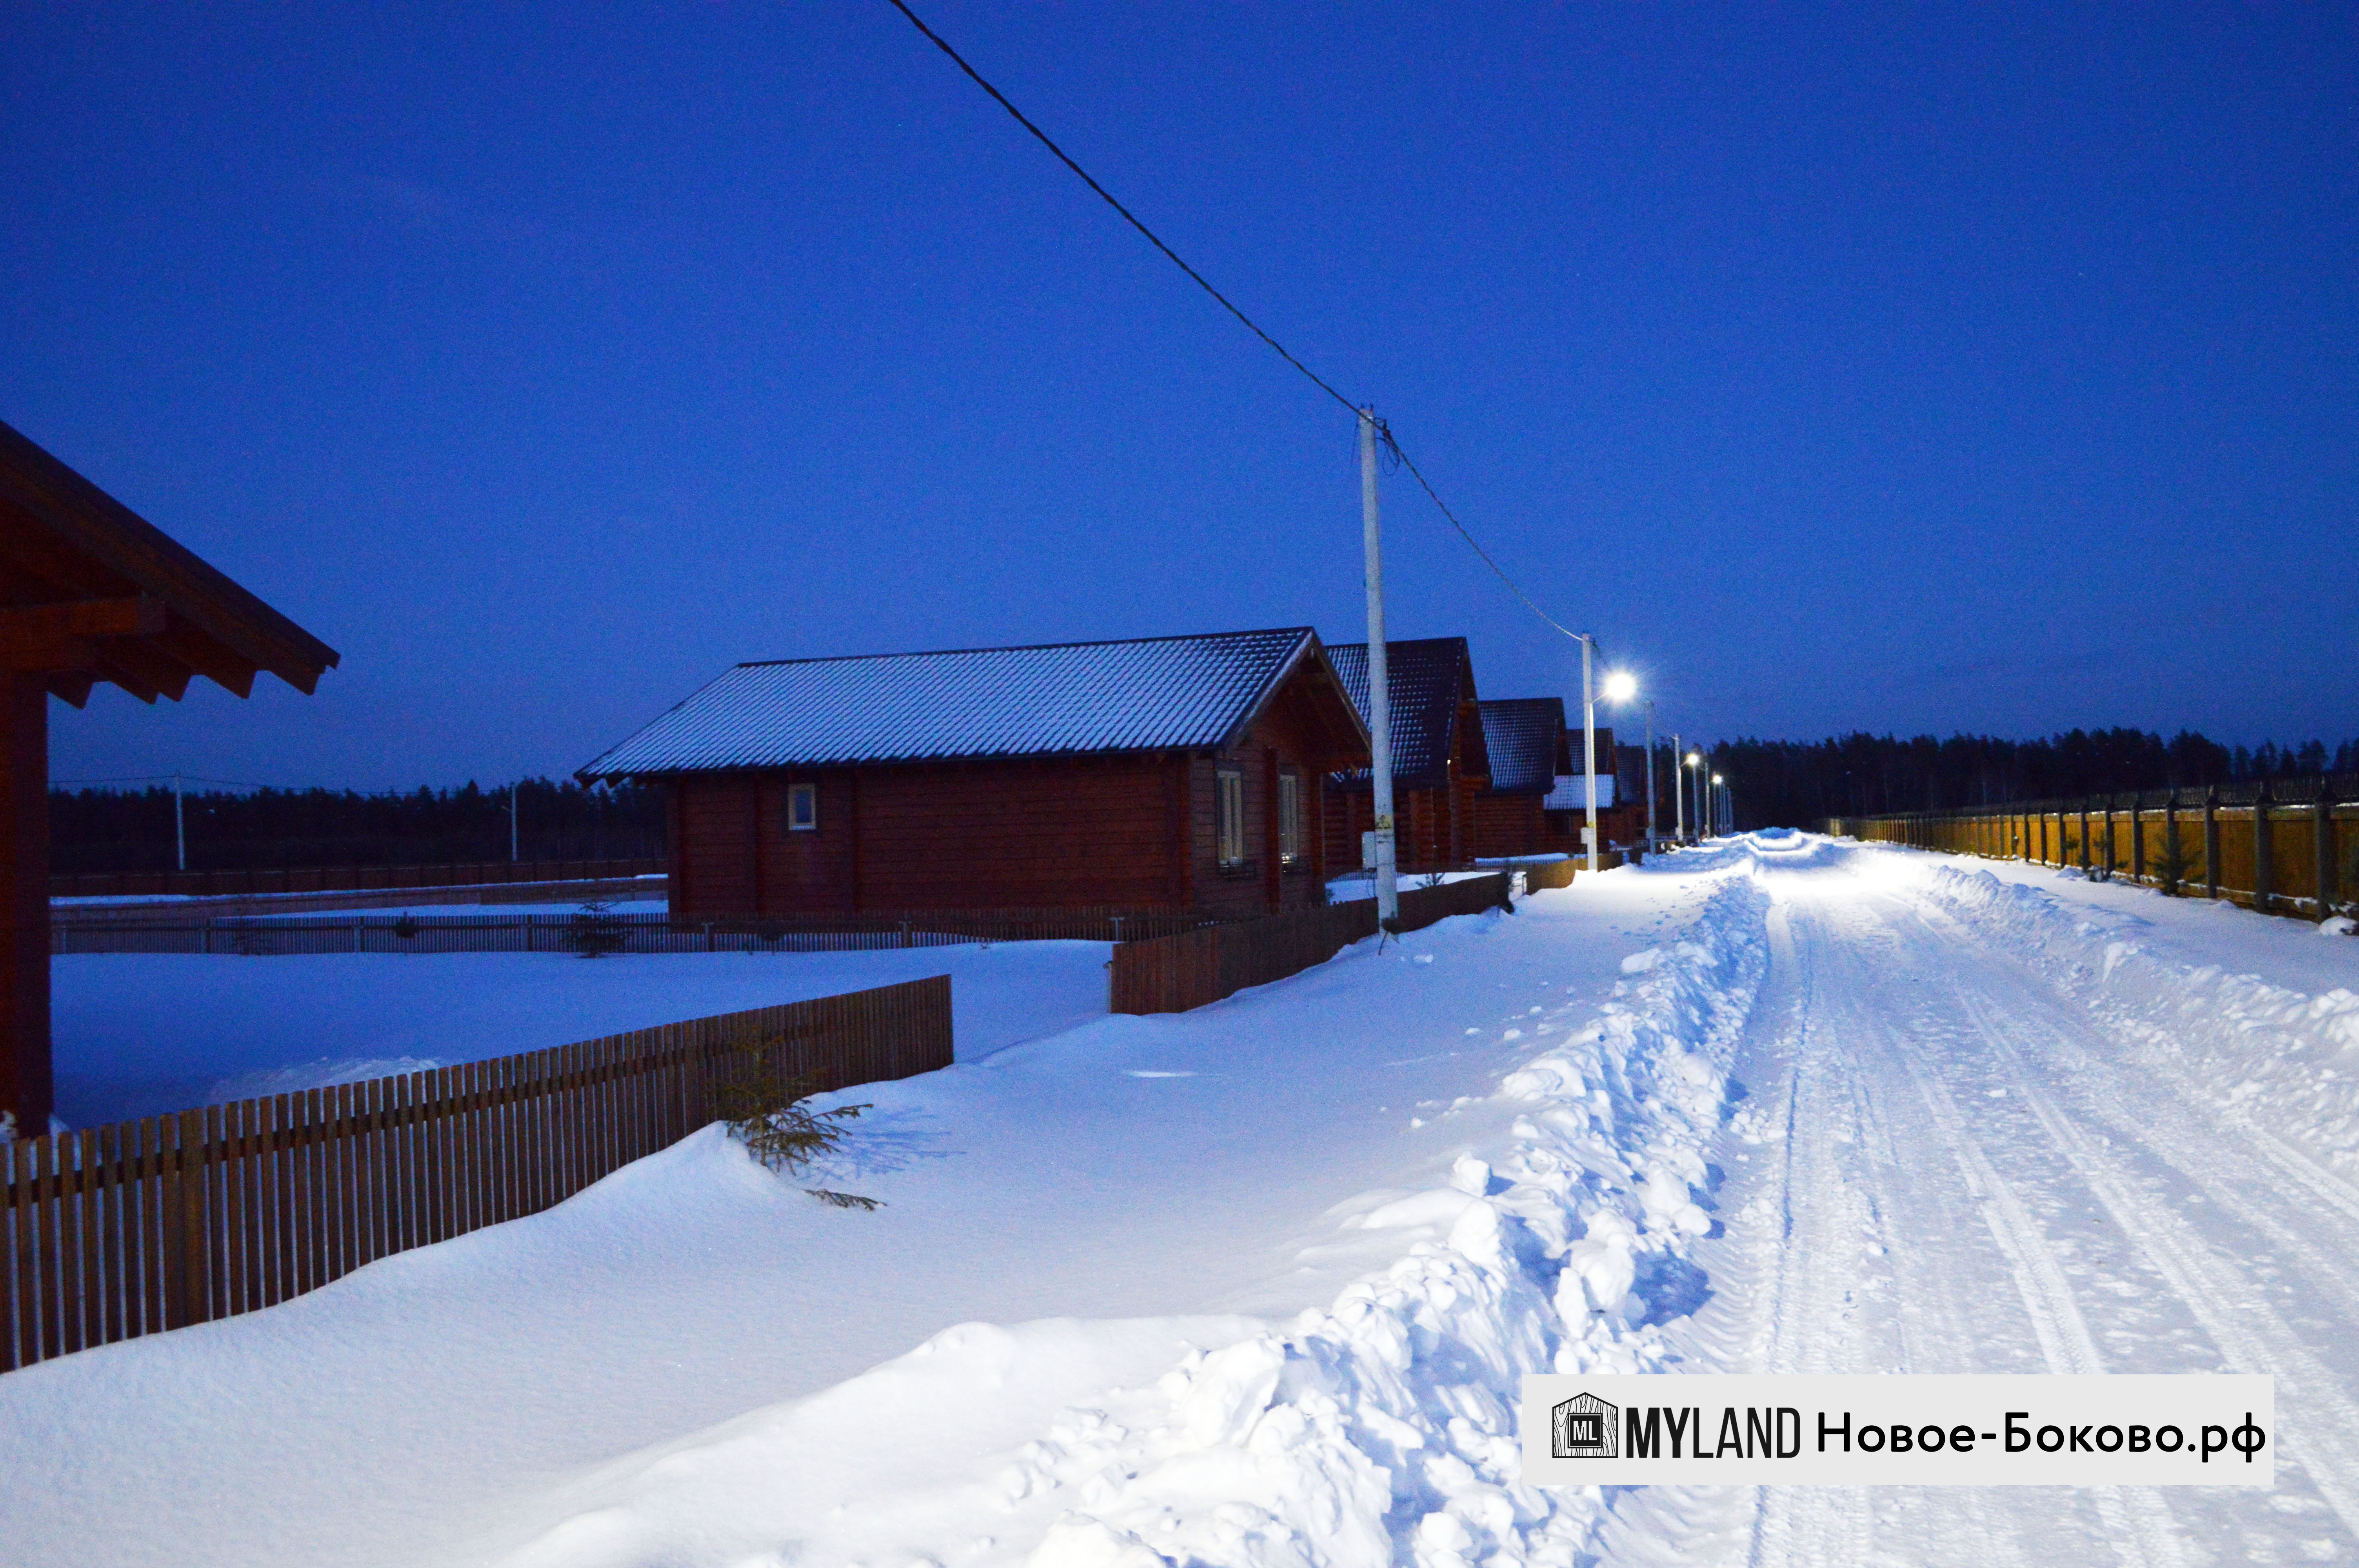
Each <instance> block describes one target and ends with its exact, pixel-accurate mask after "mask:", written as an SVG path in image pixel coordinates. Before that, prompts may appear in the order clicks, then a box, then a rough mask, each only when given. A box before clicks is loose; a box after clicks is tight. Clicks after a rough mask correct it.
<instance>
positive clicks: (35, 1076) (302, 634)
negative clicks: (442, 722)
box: [0, 425, 336, 1134]
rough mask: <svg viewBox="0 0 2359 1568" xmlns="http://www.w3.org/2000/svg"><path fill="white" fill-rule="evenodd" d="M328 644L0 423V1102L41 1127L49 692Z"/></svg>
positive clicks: (292, 672)
mask: <svg viewBox="0 0 2359 1568" xmlns="http://www.w3.org/2000/svg"><path fill="white" fill-rule="evenodd" d="M335 663H336V651H335V650H334V649H333V648H331V647H329V646H328V645H327V644H326V643H322V642H321V641H320V640H319V639H318V638H316V637H313V636H312V635H311V634H310V633H308V632H306V631H304V630H303V629H302V628H301V627H299V626H298V625H296V624H295V623H294V622H291V621H289V620H288V619H287V618H286V617H285V616H283V615H281V614H279V613H278V612H277V611H275V610H273V609H271V608H270V607H269V606H268V605H266V604H265V603H263V602H262V600H258V599H256V598H255V597H254V595H252V594H251V593H248V592H247V591H246V590H245V589H242V588H240V587H239V586H238V585H237V584H235V583H234V582H232V581H231V580H230V579H228V578H226V577H224V576H223V575H222V574H221V573H220V572H218V571H216V570H214V569H213V568H212V567H210V566H207V565H206V564H205V563H204V562H203V561H201V560H200V559H198V558H197V557H195V556H194V555H192V554H190V552H189V551H188V550H186V549H184V548H183V547H181V546H179V544H177V543H175V542H174V541H173V540H171V539H169V538H168V537H166V536H165V535H163V534H162V533H161V532H159V531H158V529H157V528H156V527H155V526H154V525H153V524H149V523H147V522H146V521H145V520H143V519H141V518H140V517H138V516H137V515H136V514H133V512H132V511H131V510H130V508H128V507H126V506H125V505H124V504H123V503H121V502H119V501H116V500H115V499H114V497H113V496H111V495H108V494H107V493H106V492H103V491H102V490H100V489H99V488H98V487H97V486H96V485H94V484H92V483H91V482H90V481H88V480H86V479H84V478H83V477H82V475H80V474H78V473H76V472H75V471H74V470H71V469H70V468H68V467H67V466H66V465H65V464H63V463H61V462H60V461H59V460H57V459H56V458H54V457H52V456H50V455H49V453H48V452H46V451H43V450H42V449H40V448H39V447H38V446H36V445H34V444H33V443H32V442H31V441H30V440H28V439H27V438H25V437H24V436H22V435H20V434H19V433H17V432H16V430H14V429H12V428H10V427H8V426H6V425H0V1111H5V1112H6V1113H7V1114H8V1116H10V1117H11V1118H13V1119H14V1125H15V1127H16V1130H18V1131H20V1132H24V1133H27V1134H38V1133H45V1132H47V1131H48V1130H49V1116H50V1114H51V1110H52V1099H53V1093H54V1090H53V1077H52V1074H51V1069H50V1061H49V698H50V697H57V698H59V699H60V700H61V701H63V702H66V703H69V704H71V705H72V706H73V707H75V708H80V707H81V706H82V704H84V703H85V702H87V701H89V700H90V694H91V690H92V687H96V686H98V685H100V684H102V683H103V684H107V685H112V686H116V687H121V688H123V689H124V690H125V691H127V692H129V693H130V694H131V695H132V696H134V697H137V698H139V699H140V700H141V701H143V702H154V701H155V700H156V699H157V698H158V697H171V698H172V699H174V700H175V701H178V700H179V697H180V696H181V695H182V694H183V693H184V692H186V691H187V690H188V688H189V682H190V681H191V680H192V679H194V678H195V677H197V676H205V677H206V678H207V679H209V680H212V681H214V682H216V683H218V684H219V685H221V686H223V687H227V688H228V689H229V690H231V691H234V692H235V693H236V694H237V695H238V696H240V697H245V696H247V695H249V694H251V693H252V691H253V690H254V680H255V676H256V675H257V674H259V673H261V672H263V671H265V670H267V671H268V672H270V673H271V674H272V675H275V676H277V677H278V678H279V679H281V680H283V681H285V682H286V683H287V684H288V685H289V686H291V687H295V688H296V689H297V690H299V691H303V692H309V691H310V690H312V689H313V688H314V687H317V686H318V685H319V680H320V676H321V675H322V674H324V673H325V672H326V671H327V670H328V669H329V668H330V667H331V666H332V665H334V664H335Z"/></svg>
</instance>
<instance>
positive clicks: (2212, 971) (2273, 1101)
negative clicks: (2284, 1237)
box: [1931, 866, 2359, 1176]
mask: <svg viewBox="0 0 2359 1568" xmlns="http://www.w3.org/2000/svg"><path fill="white" fill-rule="evenodd" d="M1931 891H1932V892H1933V894H1934V896H1935V897H1936V898H1938V899H1939V900H1940V902H1941V903H1942V905H1943V906H1944V907H1945V908H1947V909H1948V910H1949V911H1950V912H1951V913H1952V914H1955V915H1957V916H1958V917H1959V918H1961V919H1962V920H1964V921H1965V922H1966V923H1968V924H1969V925H1973V926H1976V927H1978V928H1980V929H1981V930H1983V931H1985V932H1988V933H1991V934H1993V935H1998V936H2003V937H2005V938H2006V939H2007V940H2008V942H2009V944H2010V945H2011V946H2015V947H2017V949H2018V950H2020V951H2021V952H2023V953H2024V954H2025V956H2026V957H2028V958H2029V959H2030V961H2031V962H2032V963H2033V964H2034V965H2035V967H2037V968H2038V969H2039V971H2040V972H2041V973H2042V974H2044V975H2045V976H2046V977H2047V978H2048V979H2050V980H2051V981H2053V982H2054V983H2055V984H2056V985H2058V986H2059V987H2060V988H2061V989H2063V990H2064V991H2065V992H2066V993H2067V994H2068V995H2071V996H2073V997H2075V998H2077V999H2079V1000H2082V1002H2084V1003H2086V1004H2087V1005H2088V1007H2089V1008H2090V1009H2091V1010H2092V1011H2094V1012H2095V1013H2096V1014H2097V1015H2098V1016H2099V1017H2100V1019H2101V1020H2103V1021H2104V1022H2105V1023H2106V1024H2107V1025H2108V1026H2109V1027H2110V1028H2111V1029H2112V1030H2113V1031H2114V1033H2116V1034H2117V1035H2119V1036H2121V1037H2122V1038H2124V1039H2125V1040H2126V1041H2128V1042H2130V1043H2131V1044H2133V1045H2134V1046H2135V1047H2136V1050H2137V1052H2138V1054H2139V1059H2140V1061H2141V1062H2142V1063H2143V1065H2147V1066H2149V1067H2151V1068H2153V1069H2155V1070H2158V1071H2160V1072H2162V1073H2165V1074H2168V1075H2170V1076H2173V1077H2175V1078H2176V1079H2178V1080H2179V1081H2180V1083H2181V1084H2183V1085H2185V1086H2186V1087H2187V1088H2188V1089H2189V1090H2190V1092H2191V1093H2193V1094H2195V1095H2196V1096H2198V1097H2199V1098H2202V1099H2204V1100H2207V1101H2209V1102H2210V1103H2212V1104H2213V1105H2215V1106H2218V1107H2220V1108H2223V1109H2225V1110H2228V1111H2229V1112H2230V1113H2231V1114H2233V1115H2235V1116H2236V1117H2237V1118H2238V1119H2241V1120H2243V1121H2244V1122H2245V1123H2246V1124H2247V1125H2248V1126H2249V1127H2250V1128H2251V1129H2252V1130H2256V1131H2266V1132H2267V1133H2269V1134H2272V1135H2274V1136H2277V1137H2280V1138H2290V1139H2292V1140H2293V1141H2296V1142H2298V1143H2299V1144H2300V1145H2302V1146H2303V1147H2304V1148H2305V1149H2306V1150H2307V1152H2310V1154H2311V1156H2312V1157H2313V1158H2316V1159H2318V1160H2320V1161H2321V1162H2324V1163H2326V1164H2327V1165H2328V1166H2329V1167H2331V1168H2332V1169H2333V1170H2335V1171H2336V1172H2338V1173H2342V1174H2343V1175H2345V1176H2352V1175H2359V993H2354V991H2353V990H2352V989H2349V988H2346V987H2342V986H2336V987H2333V988H2332V989H2325V990H2322V991H2319V992H2315V993H2313V992H2306V991H2301V990H2297V989H2291V988H2289V987H2288V986H2285V985H2283V984H2279V983H2277V982H2276V981H2273V980H2271V979H2266V978H2264V977H2263V976H2261V975H2258V974H2252V973H2239V972H2234V971H2233V970H2231V969H2230V968H2227V967H2225V966H2223V965H2220V964H2200V963H2190V962H2188V961H2187V960H2186V959H2185V958H2184V957H2180V955H2179V954H2178V953H2176V952H2174V951H2171V950H2169V945H2165V944H2163V943H2160V942H2159V941H2158V935H2160V933H2159V932H2158V927H2157V926H2156V925H2155V924H2154V923H2153V922H2151V921H2148V920H2146V919H2144V918H2142V917H2140V916H2138V915H2136V914H2127V913H2125V912H2122V911H2119V910H2114V909H2106V908H2103V907H2093V906H2091V905H2089V904H2084V903H2079V902H2077V901H2075V902H2068V901H2066V900H2064V899H2061V898H2059V897H2057V896H2056V895H2055V894H2053V893H2049V892H2043V891H2041V890H2040V889H2038V888H2034V887H2027V886H2024V885H2022V884H2021V883H2017V882H2010V881H2001V880H2000V879H1999V878H1997V877H1995V876H1993V875H1991V874H1990V873H1989V872H1988V871H1965V870H1960V869H1957V868H1954V867H1949V866H1936V867H1934V868H1933V869H1932V881H1931ZM2190 910H2201V911H2204V912H2216V913H2219V914H2230V913H2235V912H2229V911H2226V910H2225V909H2223V908H2220V907H2219V906H2212V905H2200V906H2190ZM2196 917H2198V918H2200V915H2198V916H2196ZM2250 918H2253V919H2267V917H2266V916H2252V917H2250ZM2286 929H2288V930H2289V931H2295V932H2298V931H2299V927H2296V926H2293V925H2290V923H2287V925H2286ZM2223 935H2224V934H2223ZM2219 946H2220V947H2221V948H2222V949H2223V950H2229V951H2242V950H2245V949H2244V948H2243V947H2242V946H2241V945H2232V944H2227V943H2222V944H2220V945H2219Z"/></svg>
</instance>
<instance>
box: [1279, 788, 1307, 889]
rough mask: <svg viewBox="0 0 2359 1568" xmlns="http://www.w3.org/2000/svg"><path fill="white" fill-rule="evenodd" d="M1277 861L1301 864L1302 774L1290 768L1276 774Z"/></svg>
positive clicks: (1294, 864)
mask: <svg viewBox="0 0 2359 1568" xmlns="http://www.w3.org/2000/svg"><path fill="white" fill-rule="evenodd" d="M1277 863H1278V864H1279V865H1281V866H1299V865H1300V864H1302V775H1301V774H1300V773H1296V772H1295V771H1294V770H1293V769H1291V768H1288V769H1287V770H1286V771H1285V772H1284V773H1279V774H1278V775H1277Z"/></svg>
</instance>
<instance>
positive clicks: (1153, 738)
mask: <svg viewBox="0 0 2359 1568" xmlns="http://www.w3.org/2000/svg"><path fill="white" fill-rule="evenodd" d="M1367 758H1368V739H1367V732H1366V730H1364V728H1363V727H1362V726H1361V723H1360V719H1359V716H1358V714H1357V713H1356V712H1355V711H1354V710H1353V707H1352V704H1351V700H1350V699H1349V698H1348V697H1346V696H1345V695H1344V692H1343V686H1342V684H1341V683H1340V682H1339V681H1338V679H1337V678H1336V673H1335V670H1334V668H1333V666H1332V665H1331V664H1330V663H1329V661H1328V656H1327V654H1326V651H1325V650H1324V649H1323V648H1322V647H1321V645H1320V642H1319V638H1318V636H1317V634H1316V633H1312V632H1311V631H1310V629H1309V628H1307V627H1292V628H1285V629H1280V630H1276V631H1266V632H1234V633H1213V634H1209V635H1201V636H1190V637H1157V638H1143V639H1137V640H1133V641H1126V642H1113V643H1053V644H1048V645H1043V646H1033V647H1014V648H968V649H957V650H951V651H946V652H940V653H923V654H878V655H867V656H857V657H848V658H831V659H790V660H780V661H772V662H767V663H759V664H745V665H738V666H737V667H736V668H734V669H733V670H731V671H729V672H728V673H727V674H725V675H723V676H721V677H720V678H719V679H718V680H715V681H714V682H712V684H711V685H710V686H707V687H704V688H703V689H702V690H701V691H699V692H697V693H696V694H695V695H694V696H692V697H689V698H688V699H687V700H686V701H685V702H682V703H681V704H679V706H678V707H677V708H673V709H672V710H671V711H670V712H669V713H667V714H665V715H663V716H662V717H661V718H659V719H657V720H656V721H655V722H653V723H652V724H649V725H648V726H647V728H646V729H644V730H640V731H639V732H638V733H637V734H636V735H633V736H632V737H631V738H630V739H628V740H626V741H624V742H623V743H622V744H621V745H619V746H616V747H615V748H614V750H612V751H610V752H607V753H605V754H604V755H603V756H602V757H600V758H598V760H597V761H595V762H592V763H590V764H589V765H588V766H586V767H584V768H583V769H582V770H581V773H580V775H579V776H580V777H582V779H583V780H585V781H592V780H600V779H605V780H616V779H623V778H636V779H640V780H644V781H647V782H659V783H662V784H667V785H669V791H670V813H671V819H670V829H671V898H672V907H673V910H674V912H675V913H676V914H686V915H690V916H707V917H718V916H737V915H747V914H752V915H789V914H844V913H857V912H881V911H892V910H929V909H932V910H945V909H1017V908H1077V907H1098V908H1107V907H1111V908H1122V909H1140V910H1147V909H1155V910H1181V911H1190V912H1201V913H1206V914H1230V915H1242V914H1263V913H1266V912H1267V911H1270V910H1274V909H1281V908H1288V907H1291V906H1295V905H1299V904H1311V903H1321V902H1322V901H1323V896H1324V890H1323V880H1324V877H1325V875H1326V868H1325V864H1324V860H1323V856H1322V854H1321V846H1322V843H1323V837H1322V828H1323V824H1322V822H1321V818H1320V813H1321V808H1322V806H1323V804H1324V797H1323V794H1322V792H1321V790H1320V788H1319V787H1318V781H1319V780H1321V778H1323V777H1325V776H1326V775H1327V774H1328V773H1332V772H1333V771H1334V770H1336V769H1338V768H1343V767H1350V766H1354V765H1360V766H1364V765H1365V763H1366V762H1367Z"/></svg>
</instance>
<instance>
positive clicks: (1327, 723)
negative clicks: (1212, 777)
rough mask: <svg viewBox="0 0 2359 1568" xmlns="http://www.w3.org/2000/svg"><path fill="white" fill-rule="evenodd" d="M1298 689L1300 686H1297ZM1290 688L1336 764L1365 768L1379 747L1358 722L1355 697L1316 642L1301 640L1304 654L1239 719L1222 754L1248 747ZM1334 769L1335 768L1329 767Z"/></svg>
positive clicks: (1230, 732) (1331, 765)
mask: <svg viewBox="0 0 2359 1568" xmlns="http://www.w3.org/2000/svg"><path fill="white" fill-rule="evenodd" d="M1298 680H1299V683H1300V684H1299V686H1298V685H1296V684H1295V683H1296V682H1297V681H1298ZM1289 687H1292V688H1293V689H1294V690H1296V691H1299V693H1301V695H1302V697H1303V699H1304V708H1305V713H1304V717H1305V718H1306V719H1309V721H1310V725H1311V727H1312V729H1313V730H1315V731H1316V732H1317V734H1318V735H1319V737H1320V739H1321V741H1324V742H1325V745H1326V748H1327V750H1326V753H1325V754H1326V755H1327V756H1328V757H1330V758H1332V759H1336V760H1341V761H1345V762H1353V763H1359V764H1362V765H1365V763H1366V762H1368V760H1369V754H1370V752H1369V749H1370V747H1371V746H1373V745H1374V744H1375V742H1374V741H1371V740H1369V738H1368V727H1367V725H1366V724H1365V723H1364V722H1363V721H1362V719H1361V718H1360V710H1359V708H1356V707H1355V706H1353V702H1352V694H1351V693H1350V692H1348V691H1346V690H1345V689H1344V688H1343V677H1342V676H1339V675H1337V674H1336V673H1335V665H1334V663H1333V661H1332V660H1331V659H1329V658H1328V657H1327V649H1326V647H1325V645H1324V644H1323V643H1321V642H1320V641H1319V639H1318V638H1317V637H1315V636H1313V637H1307V638H1305V639H1304V640H1303V644H1302V648H1301V651H1300V652H1299V653H1298V654H1295V656H1294V657H1293V658H1292V659H1291V660H1290V661H1288V664H1287V665H1286V667H1285V668H1284V669H1281V670H1280V671H1278V672H1277V676H1275V677H1273V678H1272V679H1271V681H1270V683H1269V685H1268V687H1266V689H1264V690H1263V692H1262V694H1261V697H1260V699H1259V700H1258V701H1256V702H1255V703H1254V705H1253V706H1252V707H1251V708H1248V709H1246V710H1245V714H1244V716H1243V717H1241V718H1240V719H1238V720H1237V722H1236V725H1235V727H1234V728H1233V729H1232V730H1230V731H1229V733H1228V735H1227V737H1226V738H1225V739H1224V740H1223V741H1222V744H1221V750H1222V751H1223V752H1226V751H1231V750H1234V748H1235V747H1237V746H1239V745H1241V744H1243V743H1244V741H1245V736H1246V735H1247V734H1248V733H1249V732H1251V730H1253V727H1254V726H1255V725H1256V724H1257V723H1259V722H1260V721H1261V717H1262V715H1263V714H1264V713H1266V712H1267V711H1268V709H1269V707H1270V704H1272V703H1273V702H1275V701H1277V698H1278V696H1279V694H1280V693H1282V692H1284V691H1286V690H1288V688H1289ZM1327 765H1328V766H1329V767H1331V768H1332V767H1333V766H1334V765H1335V764H1334V762H1329V763H1328V764H1327Z"/></svg>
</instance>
